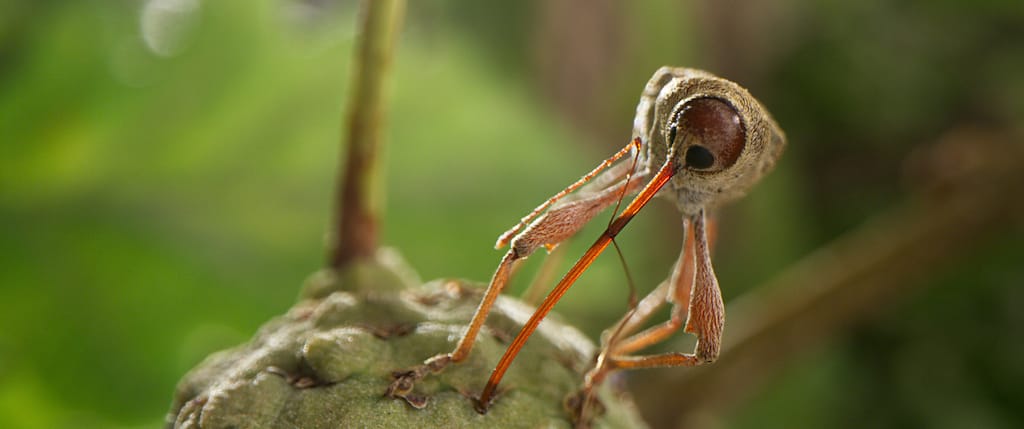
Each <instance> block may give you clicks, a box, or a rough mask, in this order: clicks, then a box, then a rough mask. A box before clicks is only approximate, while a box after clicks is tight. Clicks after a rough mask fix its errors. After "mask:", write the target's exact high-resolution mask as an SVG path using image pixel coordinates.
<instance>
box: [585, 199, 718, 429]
mask: <svg viewBox="0 0 1024 429" xmlns="http://www.w3.org/2000/svg"><path fill="white" fill-rule="evenodd" d="M711 223H712V222H710V221H709V220H708V219H707V218H706V217H705V214H704V212H703V210H702V211H701V212H700V213H698V214H697V215H696V216H694V217H693V219H692V220H691V219H684V220H683V224H684V230H685V231H686V236H685V237H684V244H683V252H682V253H681V255H680V260H679V262H677V264H676V270H675V271H674V272H673V274H672V277H671V278H670V279H669V281H668V283H667V284H665V286H669V287H668V289H669V290H668V291H667V293H665V292H664V291H659V290H657V289H656V290H655V291H653V292H651V294H650V295H648V297H645V298H644V301H648V298H650V297H652V296H653V298H652V300H656V299H659V298H660V299H662V302H665V301H670V302H672V304H673V306H672V314H671V316H670V318H669V320H668V321H666V322H664V323H662V324H660V325H656V326H653V327H651V328H649V329H647V330H644V331H643V332H640V333H638V334H635V335H632V336H629V337H626V338H622V339H619V338H618V337H620V336H624V335H629V334H631V333H632V332H634V331H635V329H636V328H637V327H638V326H639V324H640V323H643V320H644V319H646V318H648V317H649V316H650V315H651V314H653V312H654V310H656V308H657V306H656V305H654V303H653V302H652V303H651V304H648V305H647V306H644V305H638V306H637V309H636V310H635V311H633V312H632V314H630V315H627V317H625V318H623V320H622V321H620V322H619V323H618V324H616V325H615V326H616V328H615V330H614V331H613V332H611V333H610V335H606V336H605V338H604V339H603V342H604V344H603V345H602V349H601V353H600V355H598V358H597V363H596V364H595V365H594V368H593V369H592V370H590V371H589V372H588V373H587V375H586V377H585V378H584V382H583V388H582V389H581V391H580V393H579V395H578V398H579V399H581V401H580V402H577V404H578V405H579V406H580V407H581V408H580V410H578V411H579V413H580V414H581V415H580V416H578V419H579V420H583V421H585V417H584V416H583V414H584V413H585V412H586V411H585V410H586V407H587V402H588V401H589V399H590V395H591V390H592V389H593V388H594V387H595V386H597V385H598V384H600V383H601V381H603V380H604V378H605V377H606V376H607V375H608V374H609V373H610V372H612V371H614V370H616V369H635V368H653V367H665V366H688V367H689V366H697V365H701V364H705V363H710V362H713V361H714V360H715V359H716V358H717V357H718V353H719V350H720V348H721V339H722V327H723V325H724V322H725V306H724V304H723V303H722V295H721V291H720V290H719V288H718V281H717V279H716V278H715V274H714V270H713V268H712V266H711V258H710V250H709V249H710V242H711V241H712V240H713V238H714V234H713V230H714V228H713V227H711V225H710V224H711ZM661 288H662V287H661V286H659V288H658V289H661ZM666 295H667V296H666ZM666 298H668V299H667V300H666ZM642 302H643V301H642ZM684 317H685V319H684ZM684 320H685V321H686V324H685V326H686V328H685V331H686V332H688V333H692V334H695V335H696V336H697V345H696V347H695V350H694V353H665V354H659V355H648V356H629V354H631V353H633V352H635V351H637V350H641V349H644V348H646V347H649V346H651V345H654V344H657V343H659V342H662V341H664V340H665V339H667V338H668V337H669V336H670V335H672V334H673V333H675V332H676V331H677V330H679V328H681V327H683V326H684V325H683V321H684Z"/></svg>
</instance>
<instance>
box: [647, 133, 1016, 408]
mask: <svg viewBox="0 0 1024 429" xmlns="http://www.w3.org/2000/svg"><path fill="white" fill-rule="evenodd" d="M1010 141H1012V139H1010V138H1005V137H998V138H992V137H991V136H987V135H982V134H977V133H963V132H960V133H956V134H953V135H951V137H950V138H947V139H946V140H945V142H944V143H942V144H940V145H938V147H937V148H934V149H933V150H931V151H930V152H929V153H928V156H927V158H929V159H930V163H931V164H939V165H936V166H934V167H930V169H931V170H934V174H930V176H932V179H931V180H930V181H929V183H928V184H927V187H928V189H926V190H924V191H923V192H921V193H920V195H917V196H916V197H914V198H911V199H909V200H908V201H906V202H905V203H903V204H901V205H899V206H898V207H896V208H894V209H892V210H890V211H889V212H887V213H884V214H882V215H880V216H879V217H877V218H876V219H874V220H873V221H871V222H869V223H867V224H866V225H864V226H862V227H861V228H859V229H857V230H855V231H852V232H851V233H849V234H847V235H846V236H844V237H840V238H838V239H837V240H835V241H834V242H832V243H829V244H828V245H826V246H824V247H822V248H821V249H819V250H818V251H816V252H814V253H813V254H811V255H810V256H808V257H806V258H805V259H804V260H802V261H800V262H799V263H797V264H796V265H794V266H792V267H790V269H788V270H786V271H784V272H783V273H782V274H781V275H780V276H778V277H777V278H776V279H775V280H774V281H772V282H770V283H768V284H766V285H763V286H762V287H759V288H757V289H755V290H754V291H753V292H751V293H748V294H747V295H745V296H742V297H740V298H739V299H737V300H735V301H733V302H731V303H730V304H729V307H728V310H729V311H728V314H729V316H730V318H729V320H728V321H727V324H726V333H725V337H724V340H725V342H724V343H723V347H722V353H721V357H720V359H719V360H718V361H717V362H715V364H713V365H709V366H704V367H700V368H695V369H694V370H691V371H678V372H671V373H670V372H659V373H658V374H657V377H644V378H643V381H642V383H643V390H642V391H639V392H637V399H638V401H637V403H638V404H640V406H641V408H642V409H643V411H644V414H645V416H647V418H648V420H649V422H651V423H652V424H654V425H655V426H656V427H674V426H679V425H682V426H691V425H692V423H694V419H695V418H696V419H697V420H699V419H700V418H701V417H702V416H697V415H696V413H701V414H705V415H707V414H715V413H720V412H722V411H724V409H725V408H726V407H727V406H728V405H729V404H733V403H735V402H737V401H738V400H741V399H743V398H744V397H746V396H747V395H749V394H750V392H751V391H753V390H754V389H755V388H756V387H757V385H759V384H760V383H761V382H762V381H763V380H765V379H766V378H768V377H769V376H770V375H771V374H773V373H775V372H776V371H777V370H778V369H780V368H781V367H782V366H783V364H784V363H785V362H787V361H789V360H790V359H792V358H794V357H796V356H798V355H799V354H800V353H801V352H802V351H803V350H807V349H808V348H809V347H812V346H813V345H815V344H817V343H819V342H820V341H822V340H823V339H825V338H827V337H829V336H834V335H836V333H837V332H839V331H841V330H843V329H844V328H847V327H849V326H850V325H852V324H853V323H855V322H857V321H860V320H863V319H866V318H868V317H870V315H871V314H873V313H874V312H876V311H878V310H880V309H883V308H885V307H886V305H887V304H889V303H891V302H892V301H894V300H895V299H898V298H900V297H902V296H903V295H905V294H907V293H908V292H909V289H910V288H911V287H913V286H915V285H920V284H921V283H922V282H921V280H922V279H923V278H926V277H927V276H928V275H929V274H932V273H933V272H935V271H937V270H938V269H940V268H941V267H943V266H947V265H948V264H950V262H952V261H955V260H956V259H957V257H958V256H959V255H963V254H965V253H967V252H970V251H971V250H972V248H974V247H975V246H976V245H978V244H979V243H981V242H983V240H985V239H987V238H990V237H992V236H993V234H996V233H998V232H999V231H1000V230H1001V228H1002V227H1003V226H1004V225H1005V222H1003V221H1004V220H1007V219H1012V218H1014V217H1016V218H1020V216H1021V214H1022V212H1024V205H1022V203H1021V202H1020V201H1019V199H1018V198H1017V196H1018V195H1020V194H1021V192H1024V154H1022V153H1021V151H1020V150H1019V148H1018V147H1017V145H1016V144H1014V143H1012V142H1010ZM665 392H672V394H671V395H666V394H665ZM687 423H690V424H687Z"/></svg>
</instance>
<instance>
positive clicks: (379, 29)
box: [327, 0, 405, 269]
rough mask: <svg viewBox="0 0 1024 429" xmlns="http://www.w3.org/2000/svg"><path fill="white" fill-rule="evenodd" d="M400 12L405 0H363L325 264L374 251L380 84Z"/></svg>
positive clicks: (338, 264) (337, 264) (379, 208)
mask: <svg viewBox="0 0 1024 429" xmlns="http://www.w3.org/2000/svg"><path fill="white" fill-rule="evenodd" d="M404 12H405V1H404V0H364V1H363V4H362V10H361V14H360V18H361V20H360V32H359V39H358V42H357V49H356V51H355V56H354V67H353V74H352V81H351V83H350V86H349V88H350V89H349V98H348V109H347V111H348V117H347V119H346V124H345V125H346V135H345V143H344V145H345V147H346V149H347V150H346V155H345V156H346V158H345V169H344V173H342V174H339V176H338V179H339V182H338V185H337V195H336V198H335V201H336V204H337V207H336V209H335V213H336V215H335V219H334V225H333V229H332V231H333V234H332V237H331V243H330V252H329V255H328V261H327V264H328V266H329V267H331V268H334V269H338V268H342V267H344V266H346V265H348V264H349V263H350V262H352V261H354V260H359V259H362V260H365V259H370V258H372V257H373V255H374V253H375V252H376V250H377V235H378V230H379V225H378V223H379V220H380V217H381V214H382V212H383V205H384V204H383V200H384V198H383V185H382V182H383V180H382V179H383V178H382V173H381V171H380V170H381V168H380V161H379V154H380V151H381V147H382V145H383V139H382V138H381V134H382V128H383V123H384V107H385V102H384V84H385V82H386V81H387V78H388V73H389V72H390V68H391V67H390V66H391V58H392V57H393V53H394V46H395V40H396V39H397V38H398V31H399V28H400V27H401V21H402V16H403V15H404Z"/></svg>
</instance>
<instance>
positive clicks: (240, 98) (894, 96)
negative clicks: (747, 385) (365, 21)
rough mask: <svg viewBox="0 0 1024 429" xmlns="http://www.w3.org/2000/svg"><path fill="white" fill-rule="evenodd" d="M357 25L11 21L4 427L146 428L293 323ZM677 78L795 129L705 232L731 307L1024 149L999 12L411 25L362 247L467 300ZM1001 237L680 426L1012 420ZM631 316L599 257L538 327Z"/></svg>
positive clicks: (530, 8)
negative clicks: (715, 79) (531, 213)
mask: <svg viewBox="0 0 1024 429" xmlns="http://www.w3.org/2000/svg"><path fill="white" fill-rule="evenodd" d="M357 9H358V7H357V4H356V2H354V1H341V0H262V1H217V2H214V1H200V0H147V1H140V2H36V1H26V0H15V1H9V2H5V3H4V4H3V5H2V6H0V427H9V428H21V427H27V428H32V427H39V428H51V427H75V428H80V427H157V426H159V425H160V424H161V422H162V419H163V414H164V413H165V412H166V411H167V407H168V405H169V401H170V398H171V393H172V392H173V389H174V385H175V382H176V381H177V380H178V378H179V377H180V376H181V375H182V374H184V372H185V371H187V370H188V369H189V368H190V367H192V366H193V365H195V364H196V363H198V362H199V361H200V360H201V359H202V358H203V357H204V356H206V355H207V354H209V353H211V352H213V351H215V350H218V349H221V348H225V347H228V346H231V345H234V344H237V343H240V342H243V341H245V340H246V339H247V338H248V337H249V336H250V335H251V334H252V333H253V332H254V331H255V329H256V328H257V327H258V326H259V325H260V324H261V323H262V322H264V321H266V320H267V319H269V318H270V317H272V316H274V315H277V314H281V313H282V312H284V311H285V310H286V309H287V308H288V307H289V306H290V305H291V304H292V303H293V302H294V300H295V297H296V296H297V293H298V291H299V288H300V286H301V284H302V282H303V279H304V278H305V277H306V276H307V275H309V274H310V273H312V272H313V271H314V270H316V269H318V268H319V267H320V266H321V264H322V261H323V259H324V249H323V248H324V236H325V228H326V225H327V224H328V221H329V219H330V216H331V213H330V211H331V208H332V202H331V200H330V198H331V196H332V191H333V186H334V177H335V174H336V169H337V165H338V154H339V147H340V146H339V141H340V135H341V126H342V125H341V124H342V118H343V106H344V100H345V97H346V93H347V91H348V90H349V88H348V87H347V85H348V77H349V76H348V75H349V66H350V58H351V48H352V45H353V42H354V32H355V29H354V25H355V21H356V19H355V16H356V13H357ZM666 64H667V65H685V66H690V67H697V68H703V69H707V70H710V71H712V72H715V73H717V74H719V75H721V76H723V77H726V78H729V79H732V80H735V81H737V82H739V83H741V84H742V85H744V86H747V87H748V88H749V89H750V91H751V92H752V93H753V94H754V95H755V96H757V97H758V98H759V99H760V100H761V101H762V102H763V103H764V104H765V105H766V106H767V107H768V109H769V110H770V111H771V112H773V114H774V115H775V117H776V119H777V120H778V122H779V123H780V124H781V125H782V127H783V128H784V129H785V130H786V132H787V133H788V136H789V140H790V146H789V148H788V149H787V152H786V153H785V155H784V157H783V160H782V161H781V163H780V165H779V167H778V169H777V170H776V171H775V172H774V173H773V174H771V175H770V176H769V177H768V178H767V180H765V181H764V182H763V183H762V184H761V185H760V186H758V187H757V188H755V190H754V192H753V193H752V194H751V195H750V196H749V197H748V198H746V199H744V200H743V201H741V202H739V203H737V204H735V205H733V206H731V207H729V208H727V209H726V210H724V211H723V213H722V220H723V222H722V224H721V234H720V235H721V237H720V240H719V244H718V250H717V254H716V259H715V261H716V268H717V270H718V272H719V278H720V281H721V284H722V287H723V293H724V295H725V297H726V299H727V300H729V299H731V298H735V297H737V296H740V295H742V294H743V293H744V292H745V291H748V290H751V289H753V288H755V287H756V286H757V285H758V284H759V283H763V282H764V281H766V280H768V279H770V278H771V277H772V276H773V274H775V273H777V272H779V271H780V270H782V269H783V268H784V267H786V266H788V265H790V264H792V263H793V262H794V261H797V260H799V259H800V258H801V256H803V255H805V254H807V253H809V252H811V251H812V250H813V249H815V248H817V247H819V246H821V245H823V244H824V243H827V242H829V241H830V240H832V239H833V238H835V237H837V236H839V235H840V234H842V233H843V232H844V231H848V230H851V229H855V228H856V227H857V226H858V225H860V224H862V223H863V222H864V221H865V220H866V219H869V218H871V217H872V216H873V215H876V214H877V213H879V212H882V211H884V210H885V209H886V208H887V207H890V206H892V205H893V204H895V203H896V202H898V201H900V200H901V199H902V198H904V197H905V196H906V195H907V194H909V193H911V192H913V190H910V189H908V188H906V187H905V186H903V185H902V184H903V183H905V181H906V180H905V176H906V171H905V168H904V165H905V162H906V160H907V158H908V156H910V154H911V153H913V151H914V150H915V148H917V147H919V146H921V145H923V144H927V143H929V142H932V141H934V140H936V139H938V138H940V137H941V136H943V135H944V134H945V133H947V132H949V131H950V130H952V129H956V128H957V127H960V126H973V127H981V128H983V129H992V130H998V131H1000V132H1004V131H1005V132H1010V133H1016V135H1020V133H1021V132H1022V127H1024V120H1022V119H1024V3H1021V2H1020V1H1019V0H984V1H966V0H960V1H958V0H940V1H935V0H929V1H925V0H908V1H901V2H882V1H862V2H842V1H800V0H783V1H779V2H754V1H744V0H728V1H712V0H702V1H695V2H670V1H649V2H625V1H622V2H616V1H609V0H597V1H586V0H572V1H569V0H566V1H552V2H543V1H540V0H534V1H524V2H474V1H453V0H452V1H445V0H424V1H413V2H411V4H410V5H409V7H408V14H407V17H406V20H405V28H404V30H403V35H402V38H401V41H400V45H399V50H398V55H397V58H396V62H395V66H394V73H393V80H392V82H391V85H390V93H391V95H392V96H391V99H390V101H391V102H390V106H391V108H390V112H389V115H388V116H389V120H388V124H387V135H388V139H389V145H388V147H387V151H386V157H385V163H386V169H387V179H386V185H387V194H386V195H387V197H386V198H387V213H386V216H385V218H384V229H383V237H382V241H383V242H384V243H386V244H387V245H389V246H393V247H395V248H398V249H399V250H400V251H401V252H402V254H404V256H405V257H406V259H407V260H408V262H409V263H410V264H411V265H412V266H413V267H415V268H416V269H417V270H418V271H419V273H420V275H421V276H422V277H423V278H424V279H432V278H437V277H462V278H469V279H473V280H478V281H485V280H486V279H488V278H489V276H490V274H491V272H492V270H493V269H494V267H495V266H496V264H497V262H498V258H499V257H500V252H498V251H494V250H492V248H491V246H492V244H493V240H494V238H495V237H496V236H497V235H498V234H499V233H500V232H502V231H504V230H505V229H506V228H507V227H509V226H511V225H512V224H513V223H514V222H515V221H516V220H517V219H518V218H519V217H520V216H521V215H523V214H525V213H526V212H527V211H528V210H530V209H531V208H533V207H534V206H535V205H536V204H537V203H539V202H541V201H542V200H543V199H544V198H546V197H547V196H549V195H550V194H552V193H554V192H556V191H558V190H560V189H561V188H562V187H563V186H564V185H566V184H568V183H570V182H571V181H572V180H574V179H575V178H576V177H578V176H579V175H581V174H583V173H584V172H586V171H588V170H589V169H590V168H591V167H592V166H594V165H596V164H597V163H598V162H599V161H600V160H602V159H604V158H605V157H606V156H608V155H609V154H611V153H612V151H614V150H615V149H617V148H619V147H621V146H622V145H624V144H625V143H626V141H627V140H628V138H629V137H630V127H631V124H632V119H633V118H632V115H633V112H634V108H635V104H636V101H637V97H638V95H639V93H640V90H641V88H642V87H643V84H644V83H645V82H646V79H647V78H648V77H649V76H650V74H651V73H652V72H653V71H654V70H655V69H656V68H657V67H658V66H661V65H666ZM1017 144H1019V140H1018V141H1017ZM645 212H646V213H647V214H644V215H643V216H639V217H638V218H637V220H636V221H635V222H634V224H632V225H631V226H630V227H629V228H628V229H627V230H626V231H625V232H624V233H623V235H622V236H620V242H621V244H622V247H623V253H624V254H625V257H626V259H627V260H628V263H629V268H630V270H631V271H632V273H633V275H634V277H635V279H636V284H637V286H638V287H639V288H640V289H641V290H647V289H650V288H651V287H653V286H654V285H655V284H657V282H658V281H660V280H661V279H662V278H664V277H665V276H666V275H667V273H668V271H669V267H670V266H671V263H672V261H673V260H674V258H675V255H676V252H677V251H678V246H679V231H678V229H679V228H678V220H677V215H676V214H675V213H674V209H673V208H672V207H671V206H670V204H665V203H661V204H658V205H656V206H655V207H652V208H651V209H649V210H645ZM598 223H600V222H598ZM599 227H600V225H597V227H593V226H592V227H591V228H589V229H587V230H586V231H585V232H584V234H585V236H586V237H593V236H594V235H595V234H596V233H597V232H598V228H599ZM1001 229H1002V233H1000V234H998V235H997V236H994V237H985V238H984V239H982V240H981V244H980V245H977V246H973V247H972V248H971V249H970V251H969V252H965V253H964V254H963V255H962V256H961V257H960V258H958V259H957V261H954V263H950V264H948V265H945V266H943V267H941V268H935V269H934V270H932V271H933V272H932V273H931V275H929V276H926V277H925V278H924V279H923V280H921V282H922V284H921V285H920V286H922V287H919V288H917V289H916V292H914V293H913V294H910V295H908V296H907V297H905V298H906V299H902V300H897V301H895V302H893V303H879V304H880V305H879V311H877V312H874V313H873V314H872V315H871V316H870V317H866V318H864V319H863V320H861V321H860V323H858V324H856V325H855V327H854V328H853V329H851V330H849V331H846V332H845V333H844V334H843V335H835V336H833V337H831V338H830V339H829V340H828V341H826V342H825V343H824V344H817V345H815V346H814V347H812V348H808V349H807V350H805V351H804V352H803V353H801V355H800V356H801V357H800V358H798V359H796V360H795V361H792V362H789V364H788V365H786V366H785V367H784V368H783V370H782V371H781V372H779V373H777V374H775V375H774V376H772V377H770V378H769V379H768V381H767V382H766V383H764V384H762V385H758V386H756V387H751V391H750V392H748V393H747V394H745V395H742V396H743V400H741V401H737V402H736V403H735V404H732V405H731V406H730V407H729V408H728V412H721V413H717V414H714V415H709V416H704V417H702V419H703V420H699V421H700V422H701V423H702V425H703V426H708V427H733V428H764V427H864V426H869V427H933V428H959V427H990V428H1010V427H1021V426H1024V316H1022V315H1024V311H1021V308H1022V305H1024V263H1022V260H1024V259H1022V256H1024V249H1022V243H1024V222H1021V221H1019V218H1017V221H1015V222H1008V223H1007V224H1006V225H1005V226H1002V227H1001ZM589 241H590V239H589V238H585V239H581V240H576V241H574V242H572V243H570V244H569V245H568V252H567V258H568V259H571V258H573V257H574V256H575V255H578V254H579V249H580V248H582V247H584V246H585V245H586V244H588V243H587V242H589ZM540 259H542V258H539V257H536V258H533V259H532V260H531V261H529V263H528V264H527V266H526V267H525V268H524V270H523V271H522V272H521V273H520V274H519V276H518V277H517V281H516V283H515V285H514V286H513V290H512V291H511V293H513V294H516V293H519V292H520V291H521V290H522V289H523V288H524V287H525V286H526V284H527V283H528V281H529V279H530V278H531V277H532V271H534V270H536V268H537V266H538V265H539V264H538V263H539V262H540V261H539V260H540ZM567 262H568V261H565V262H563V264H565V263H567ZM626 296H627V287H626V279H625V275H624V274H623V269H622V266H621V264H620V263H619V262H618V261H617V258H614V257H611V256H605V257H603V258H601V260H599V261H598V263H597V264H596V265H595V267H594V268H593V269H592V270H591V271H588V273H587V274H586V275H585V276H584V277H583V278H582V279H581V281H580V284H579V285H577V287H575V288H574V289H573V290H571V291H570V292H569V294H568V295H567V297H566V298H565V299H564V300H563V302H562V303H560V304H559V306H558V309H557V310H556V311H558V312H559V313H560V314H561V315H562V316H563V317H564V318H565V319H567V320H570V321H572V322H573V323H576V324H578V326H580V327H581V329H583V330H584V331H585V332H587V333H588V334H589V335H591V336H592V337H595V338H596V336H597V334H598V333H599V332H600V331H601V330H602V329H603V328H604V327H606V326H608V325H609V324H610V323H611V322H612V321H613V320H615V319H616V318H617V317H618V316H619V315H621V314H622V312H623V311H624V310H625V308H626ZM726 335H728V330H727V331H726ZM659 371H661V370H659ZM664 371H682V370H678V369H676V370H664ZM640 388H642V386H640ZM739 388H740V387H737V389H739ZM666 394H671V392H666ZM652 423H653V424H654V425H655V426H656V427H661V426H662V425H664V424H665V423H664V422H652Z"/></svg>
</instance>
